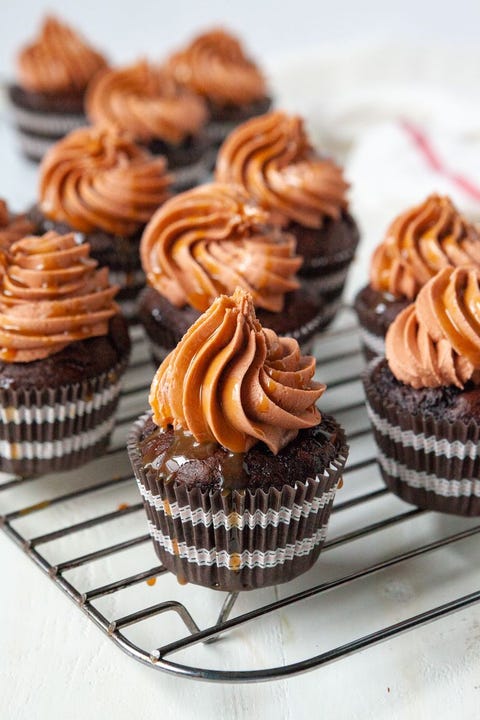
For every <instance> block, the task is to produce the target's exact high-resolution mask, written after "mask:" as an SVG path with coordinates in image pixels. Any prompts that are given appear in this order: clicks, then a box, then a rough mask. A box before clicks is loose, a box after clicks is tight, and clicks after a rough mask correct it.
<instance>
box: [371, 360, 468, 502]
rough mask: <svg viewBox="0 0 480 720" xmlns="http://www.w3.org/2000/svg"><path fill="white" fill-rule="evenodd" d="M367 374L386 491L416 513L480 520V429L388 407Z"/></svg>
mask: <svg viewBox="0 0 480 720" xmlns="http://www.w3.org/2000/svg"><path fill="white" fill-rule="evenodd" d="M380 360H381V359H380V358H378V359H376V360H373V361H372V363H370V365H369V367H368V368H367V370H366V372H365V374H364V378H363V380H364V387H365V392H366V396H367V410H368V413H369V416H370V420H371V422H372V426H373V431H374V436H375V440H376V442H377V445H378V450H379V452H378V463H379V466H380V470H381V473H382V476H383V479H384V481H385V483H386V485H387V487H388V488H389V489H390V490H391V491H392V492H393V493H395V495H398V497H400V498H402V500H405V501H406V502H409V503H411V504H413V505H416V506H417V507H421V508H425V509H428V510H437V511H439V512H444V513H451V514H455V515H467V516H478V515H480V425H479V424H478V423H477V422H475V421H474V420H471V421H470V422H468V423H466V422H462V421H459V420H457V421H455V422H449V421H448V420H445V419H437V418H435V417H434V416H433V415H431V414H427V413H425V414H421V413H418V414H412V413H409V412H407V411H406V410H404V409H403V408H401V407H398V406H397V405H394V404H393V403H389V402H388V398H385V397H383V396H381V395H380V394H379V393H378V392H377V390H376V387H375V385H374V384H373V383H372V382H371V376H372V372H373V369H374V368H375V367H376V365H377V363H378V362H380Z"/></svg>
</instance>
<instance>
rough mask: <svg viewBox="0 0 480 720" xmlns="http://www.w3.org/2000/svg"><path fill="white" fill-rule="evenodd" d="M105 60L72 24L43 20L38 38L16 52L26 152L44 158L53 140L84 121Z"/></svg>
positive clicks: (15, 95)
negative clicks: (88, 97) (88, 96)
mask: <svg viewBox="0 0 480 720" xmlns="http://www.w3.org/2000/svg"><path fill="white" fill-rule="evenodd" d="M106 64H107V63H106V60H105V58H104V56H103V55H101V54H100V53H99V52H97V51H96V50H94V49H93V48H92V47H90V46H89V45H88V44H87V43H86V42H85V41H84V40H83V38H82V37H81V36H80V35H78V34H77V33H76V32H75V31H74V30H73V29H72V28H71V27H70V26H68V25H66V24H65V23H63V22H60V21H59V20H57V18H55V17H52V16H47V17H46V18H45V19H44V21H43V23H42V26H41V28H40V32H39V35H38V37H37V38H36V39H35V40H34V41H33V42H32V43H31V44H30V45H27V46H26V47H24V48H23V49H22V50H21V51H20V53H19V54H18V57H17V71H18V81H17V83H16V84H13V85H11V86H10V87H9V95H10V101H11V104H12V108H13V113H14V120H15V124H16V126H17V130H18V133H19V137H20V145H21V149H22V151H23V152H24V154H25V155H26V156H27V157H29V158H30V159H32V160H35V161H38V160H41V158H42V157H43V155H44V154H45V153H46V151H47V150H48V149H49V148H50V147H51V146H52V145H53V143H54V142H56V141H57V140H59V139H60V138H62V137H63V136H64V135H66V134H67V133H69V132H70V131H71V130H74V129H75V128H77V127H81V126H82V125H85V115H84V112H83V101H84V95H85V89H86V87H87V85H88V83H89V82H90V80H91V79H92V78H93V77H94V76H95V75H96V74H97V72H99V71H100V70H102V69H103V68H105V67H106Z"/></svg>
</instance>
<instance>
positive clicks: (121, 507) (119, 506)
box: [117, 502, 130, 511]
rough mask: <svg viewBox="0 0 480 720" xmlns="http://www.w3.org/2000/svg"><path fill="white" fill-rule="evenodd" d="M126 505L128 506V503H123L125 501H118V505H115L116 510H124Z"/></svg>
mask: <svg viewBox="0 0 480 720" xmlns="http://www.w3.org/2000/svg"><path fill="white" fill-rule="evenodd" d="M128 507H130V504H129V503H125V502H124V503H120V505H118V507H117V510H120V511H121V510H126V509H127V508H128Z"/></svg>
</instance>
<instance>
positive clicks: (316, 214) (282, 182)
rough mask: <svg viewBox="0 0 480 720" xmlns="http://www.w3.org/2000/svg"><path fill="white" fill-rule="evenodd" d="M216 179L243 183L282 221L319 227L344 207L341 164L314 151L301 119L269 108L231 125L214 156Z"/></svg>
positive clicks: (344, 193) (344, 189)
mask: <svg viewBox="0 0 480 720" xmlns="http://www.w3.org/2000/svg"><path fill="white" fill-rule="evenodd" d="M215 176H216V179H217V180H219V181H220V182H231V183H236V184H238V185H242V186H243V187H245V188H246V190H247V192H248V193H249V194H250V195H252V197H254V198H255V199H256V200H257V201H258V202H259V203H260V204H262V205H263V206H264V207H266V208H267V209H268V210H269V211H270V212H272V213H273V215H274V217H275V219H276V220H277V221H279V222H281V223H283V224H287V223H288V222H291V221H294V222H297V223H300V224H301V225H305V226H307V227H313V228H319V227H321V226H322V224H323V221H324V219H325V217H331V218H334V219H337V218H338V217H340V214H341V213H342V211H343V210H346V209H347V205H348V203H347V199H346V192H347V188H348V183H346V182H345V180H344V178H343V174H342V170H341V168H339V167H338V166H337V165H335V163H334V162H333V161H332V160H328V159H323V158H319V157H318V156H317V155H316V154H315V152H314V151H313V149H312V147H311V145H310V142H309V140H308V137H307V135H306V132H305V129H304V127H303V121H302V119H301V118H300V117H298V116H295V115H287V114H286V113H284V112H280V111H277V112H271V113H267V114H266V115H261V116H260V117H256V118H253V119H251V120H248V121H247V122H245V123H243V124H242V125H240V126H239V127H238V128H236V129H235V130H234V131H233V132H232V133H230V135H229V136H228V138H227V139H226V140H225V142H224V143H223V145H222V147H221V148H220V151H219V153H218V157H217V167H216V174H215Z"/></svg>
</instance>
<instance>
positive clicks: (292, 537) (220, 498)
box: [127, 413, 348, 591]
mask: <svg viewBox="0 0 480 720" xmlns="http://www.w3.org/2000/svg"><path fill="white" fill-rule="evenodd" d="M148 418H149V414H148V413H147V414H146V415H144V416H142V417H140V418H139V419H138V420H137V421H136V422H135V424H134V426H133V428H132V430H131V432H130V435H129V438H128V443H127V447H128V452H129V456H130V461H131V463H132V466H133V469H134V472H135V477H136V479H137V483H138V487H139V490H140V493H141V495H142V497H143V500H144V507H145V510H146V514H147V518H148V525H149V529H150V534H151V536H152V540H153V544H154V547H155V550H156V553H157V555H158V557H159V558H160V560H161V562H162V563H163V564H164V565H165V567H167V568H168V570H170V571H171V572H173V573H174V574H175V575H176V576H177V578H178V579H179V581H180V582H182V583H183V582H191V583H194V584H197V585H203V586H206V587H209V588H214V589H218V590H225V591H236V590H253V589H255V588H260V587H266V586H268V585H276V584H277V583H281V582H287V581H288V580H291V579H293V578H294V577H296V576H297V575H300V574H301V573H303V572H305V571H306V570H308V569H309V568H310V567H311V566H312V565H313V563H314V562H315V561H316V560H317V558H318V556H319V554H320V551H321V548H322V545H323V543H324V540H325V537H326V533H327V525H328V521H329V517H330V513H331V509H332V503H333V500H334V497H335V491H336V489H337V485H338V482H339V480H340V478H341V475H342V471H343V468H344V466H345V463H346V459H347V455H348V446H347V444H346V441H345V435H344V432H343V430H342V429H341V428H340V427H339V426H337V429H338V436H339V451H338V456H337V458H336V459H335V460H334V461H333V462H332V463H331V465H330V466H329V467H328V468H327V469H326V470H325V471H324V473H323V474H322V475H321V476H318V477H316V478H306V479H305V481H304V482H299V483H297V484H296V485H295V486H290V485H285V486H284V487H283V489H282V490H278V489H275V488H271V489H269V490H267V491H265V490H263V489H256V490H255V491H251V490H249V489H246V490H230V491H226V490H220V489H213V490H203V491H202V490H201V489H199V488H198V487H187V486H186V485H184V484H183V483H177V482H175V481H174V482H170V483H164V482H162V480H161V479H158V478H157V474H156V472H155V471H154V470H153V471H152V469H146V468H145V467H144V466H143V464H142V456H141V452H140V449H139V441H140V437H141V435H142V432H143V428H144V425H145V422H146V421H147V419H148Z"/></svg>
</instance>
